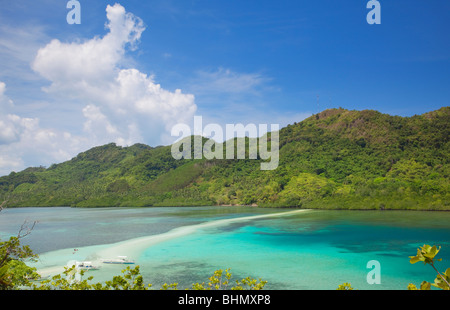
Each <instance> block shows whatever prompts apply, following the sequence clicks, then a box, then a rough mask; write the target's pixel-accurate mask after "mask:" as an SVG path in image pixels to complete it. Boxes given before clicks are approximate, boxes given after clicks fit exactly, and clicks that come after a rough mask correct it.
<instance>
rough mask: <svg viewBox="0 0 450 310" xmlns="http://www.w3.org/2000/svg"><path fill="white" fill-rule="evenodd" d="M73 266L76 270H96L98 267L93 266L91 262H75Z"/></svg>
mask: <svg viewBox="0 0 450 310" xmlns="http://www.w3.org/2000/svg"><path fill="white" fill-rule="evenodd" d="M75 268H76V269H77V270H98V269H100V267H98V266H95V265H94V264H92V262H87V261H86V262H76V263H75Z"/></svg>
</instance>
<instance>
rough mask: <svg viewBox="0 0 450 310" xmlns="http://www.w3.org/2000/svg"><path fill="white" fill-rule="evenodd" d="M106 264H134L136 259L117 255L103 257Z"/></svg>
mask: <svg viewBox="0 0 450 310" xmlns="http://www.w3.org/2000/svg"><path fill="white" fill-rule="evenodd" d="M102 262H103V263H104V264H124V265H132V264H134V261H133V260H131V259H129V258H128V257H127V256H117V258H110V259H102Z"/></svg>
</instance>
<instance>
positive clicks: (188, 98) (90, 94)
mask: <svg viewBox="0 0 450 310" xmlns="http://www.w3.org/2000/svg"><path fill="white" fill-rule="evenodd" d="M106 13H107V14H106V17H107V19H108V23H107V24H106V29H107V30H108V33H107V34H106V35H105V36H103V37H101V38H100V37H94V38H92V39H90V40H87V41H85V42H72V43H63V42H60V41H59V40H56V39H55V40H52V41H51V42H50V43H49V44H48V45H46V46H45V47H43V48H41V49H40V50H39V51H38V53H37V56H36V59H35V60H34V62H33V65H32V67H33V69H34V70H35V71H36V72H38V73H39V74H41V75H42V76H43V77H45V78H46V79H48V80H49V81H50V82H51V85H50V86H49V87H47V88H45V91H47V92H48V93H50V94H56V95H63V96H65V97H66V98H70V99H72V100H73V99H76V100H79V102H84V103H88V105H86V106H84V107H80V108H81V109H83V115H84V116H85V118H86V119H87V121H86V122H85V124H84V129H85V132H89V133H92V134H94V135H95V138H96V141H103V142H108V141H106V139H110V141H109V142H111V141H115V142H116V143H119V141H120V143H125V144H132V143H136V142H144V143H148V144H152V143H153V144H156V143H161V142H162V140H163V138H162V137H164V135H165V134H167V132H170V129H171V127H172V126H173V125H174V124H176V123H179V122H182V121H184V120H186V119H187V118H192V117H193V114H194V113H195V111H196V109H197V106H196V105H195V103H194V101H195V98H194V96H193V95H190V94H184V93H182V92H181V90H175V91H173V92H172V91H169V90H165V89H163V88H162V87H161V86H160V85H159V84H156V83H155V81H154V77H153V76H148V75H146V74H144V73H142V72H140V71H139V70H137V69H134V68H121V65H122V63H124V62H125V61H126V60H125V54H126V50H127V49H131V50H133V49H135V48H136V46H137V45H136V44H137V43H138V41H139V39H140V37H141V34H142V32H143V31H144V30H145V27H144V25H143V22H142V20H141V19H139V18H138V17H136V16H134V15H133V14H131V13H127V12H126V11H125V9H124V8H123V7H122V6H121V5H120V4H115V5H114V6H110V5H108V6H107V8H106ZM100 111H101V112H100ZM138 139H140V140H138ZM142 139H144V141H142Z"/></svg>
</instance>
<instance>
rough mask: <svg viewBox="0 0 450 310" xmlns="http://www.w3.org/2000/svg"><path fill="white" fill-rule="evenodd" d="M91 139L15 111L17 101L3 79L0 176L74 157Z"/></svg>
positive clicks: (1, 88)
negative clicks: (10, 96) (52, 127)
mask: <svg viewBox="0 0 450 310" xmlns="http://www.w3.org/2000/svg"><path fill="white" fill-rule="evenodd" d="M87 143H88V139H85V138H80V137H73V136H72V135H71V134H69V133H67V132H61V131H58V130H54V129H46V128H41V126H40V124H39V119H38V118H29V117H21V116H19V115H17V114H15V113H14V104H13V101H12V100H11V99H9V98H8V97H7V95H6V84H5V83H4V82H0V175H5V174H8V173H9V172H11V171H19V170H22V169H24V168H26V166H27V165H29V164H30V163H31V162H39V163H40V164H42V165H49V164H51V163H54V162H59V161H63V160H67V159H70V158H71V155H72V154H73V151H75V150H79V149H80V146H84V145H87Z"/></svg>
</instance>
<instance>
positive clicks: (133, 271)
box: [29, 266, 267, 290]
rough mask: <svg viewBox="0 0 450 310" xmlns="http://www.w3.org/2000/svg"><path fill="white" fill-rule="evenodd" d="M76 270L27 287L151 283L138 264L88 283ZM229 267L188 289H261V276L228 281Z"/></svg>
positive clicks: (140, 287)
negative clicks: (110, 277) (143, 275)
mask: <svg viewBox="0 0 450 310" xmlns="http://www.w3.org/2000/svg"><path fill="white" fill-rule="evenodd" d="M77 272H79V273H80V276H81V277H83V275H84V273H85V271H84V270H81V271H76V270H75V266H73V267H71V268H66V270H65V271H64V273H63V275H56V276H54V277H53V278H52V279H51V280H44V281H42V282H41V283H39V284H35V283H30V285H29V286H30V287H31V288H32V289H34V290H149V289H151V288H152V286H153V285H152V284H146V283H144V279H143V277H142V275H141V274H140V268H139V266H136V267H135V268H131V267H129V266H128V267H127V268H126V269H124V270H122V275H119V276H114V277H113V279H112V280H111V281H106V282H105V283H91V281H92V280H93V277H92V276H91V277H88V278H87V279H85V280H76V274H77ZM231 276H232V274H231V273H230V271H229V269H226V270H221V269H220V270H216V271H215V272H214V274H213V275H212V276H211V277H209V278H208V282H207V283H206V284H205V282H203V283H194V284H192V286H191V287H190V288H186V289H187V290H188V289H190V290H227V289H230V290H262V289H263V288H264V285H265V284H266V283H267V281H262V280H261V279H259V280H256V279H252V278H250V277H247V278H244V279H242V280H240V281H239V280H236V281H235V282H234V285H232V283H231ZM160 289H161V290H168V289H172V290H176V289H178V283H172V284H167V283H164V284H163V285H161V288H160Z"/></svg>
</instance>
